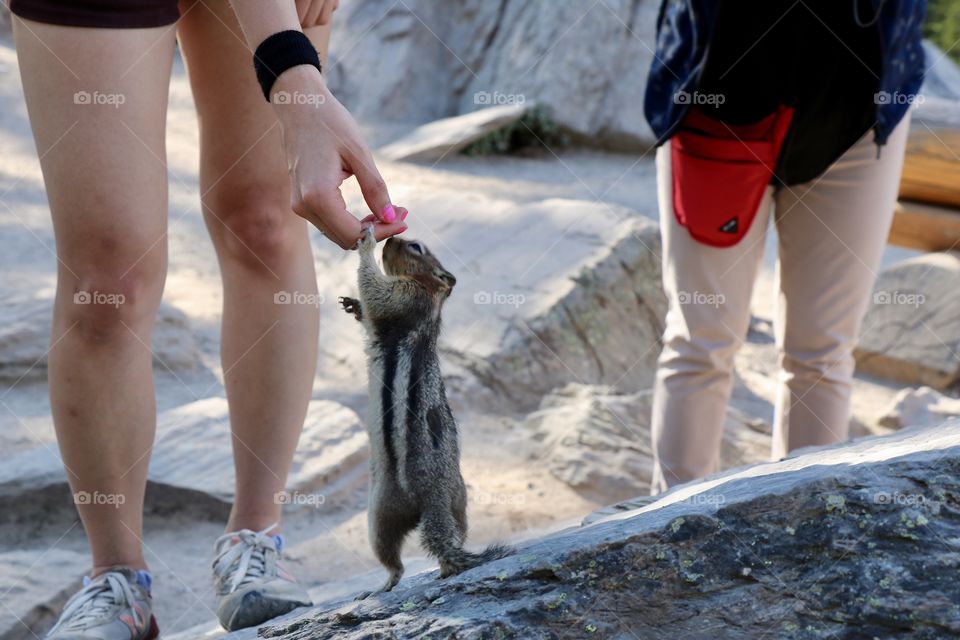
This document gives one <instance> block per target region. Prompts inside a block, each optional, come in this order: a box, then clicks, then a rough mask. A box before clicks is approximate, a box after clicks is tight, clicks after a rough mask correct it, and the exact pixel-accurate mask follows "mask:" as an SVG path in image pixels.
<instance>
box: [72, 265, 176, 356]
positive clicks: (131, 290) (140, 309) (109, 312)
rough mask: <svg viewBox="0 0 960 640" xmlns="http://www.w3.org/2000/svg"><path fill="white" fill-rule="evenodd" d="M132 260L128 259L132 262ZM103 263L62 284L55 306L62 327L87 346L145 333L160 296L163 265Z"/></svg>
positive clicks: (131, 337) (150, 325)
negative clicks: (77, 336)
mask: <svg viewBox="0 0 960 640" xmlns="http://www.w3.org/2000/svg"><path fill="white" fill-rule="evenodd" d="M134 260H135V258H134V259H131V261H130V263H132V262H133V261H134ZM130 263H126V264H127V266H120V265H118V264H116V263H115V262H114V261H104V262H101V263H98V264H97V265H95V266H91V267H88V268H86V269H80V270H79V271H77V277H76V278H73V279H71V281H70V282H68V283H62V284H61V285H60V288H59V292H58V296H57V306H58V309H59V311H60V313H61V317H62V318H63V319H64V320H65V321H66V322H65V324H66V327H72V330H73V331H77V332H78V335H80V336H82V337H83V338H84V340H85V341H87V342H88V343H94V344H97V343H113V342H116V341H118V340H123V339H126V338H130V339H135V337H136V336H139V337H140V339H141V340H143V336H144V335H148V334H149V329H150V328H151V327H152V326H153V322H154V318H155V316H156V312H157V309H158V307H159V306H160V298H161V296H162V294H163V278H164V274H163V265H162V264H161V265H154V266H153V267H149V266H147V265H140V266H137V267H134V268H132V269H131V268H130V267H129V264H130Z"/></svg>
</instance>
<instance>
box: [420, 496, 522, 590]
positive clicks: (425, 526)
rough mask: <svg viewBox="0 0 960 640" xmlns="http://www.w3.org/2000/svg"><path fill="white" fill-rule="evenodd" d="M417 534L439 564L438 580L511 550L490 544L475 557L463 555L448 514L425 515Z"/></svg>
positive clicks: (457, 532)
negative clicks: (419, 534) (420, 535)
mask: <svg viewBox="0 0 960 640" xmlns="http://www.w3.org/2000/svg"><path fill="white" fill-rule="evenodd" d="M420 532H421V534H422V538H423V546H424V547H426V549H427V551H428V552H430V555H432V556H433V557H435V558H436V559H437V560H439V561H440V577H442V578H445V577H447V576H452V575H454V574H457V573H460V572H461V571H466V570H467V569H470V568H473V567H476V566H479V565H481V564H484V563H487V562H491V561H493V560H497V559H499V558H505V557H506V556H509V555H511V554H512V553H513V552H514V550H513V548H512V547H509V546H507V545H503V544H492V545H490V546H489V547H487V548H486V549H484V550H483V551H481V552H479V553H474V552H472V551H467V550H466V549H464V548H463V543H462V542H461V540H462V538H461V533H460V530H459V528H458V527H457V525H456V523H455V521H454V520H453V518H452V516H450V514H449V512H447V513H443V514H436V513H434V514H425V516H424V518H423V519H422V521H421V528H420Z"/></svg>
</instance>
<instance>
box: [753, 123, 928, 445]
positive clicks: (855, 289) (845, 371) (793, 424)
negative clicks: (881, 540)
mask: <svg viewBox="0 0 960 640" xmlns="http://www.w3.org/2000/svg"><path fill="white" fill-rule="evenodd" d="M908 121H909V114H908V116H907V117H905V118H904V120H903V121H902V122H901V123H900V124H899V125H898V126H897V128H896V129H895V130H894V132H893V133H892V135H891V136H890V139H889V141H888V143H887V144H886V145H885V146H884V147H883V148H882V150H881V155H880V158H879V159H877V147H876V145H875V144H874V143H873V132H870V133H868V134H867V135H866V136H864V138H863V139H861V140H860V141H859V142H858V143H857V144H856V145H854V146H853V147H851V148H850V150H849V151H847V152H846V153H845V154H844V155H843V156H842V157H841V158H840V159H839V160H838V161H837V162H836V163H835V164H834V165H833V166H831V167H830V169H828V170H827V171H826V173H824V174H823V175H822V176H821V177H820V178H819V179H816V180H813V181H811V182H810V183H808V184H804V185H798V186H795V187H792V188H790V189H781V190H779V191H778V192H777V194H776V198H775V200H776V218H775V219H776V225H777V233H778V236H779V244H780V246H779V254H780V261H779V264H778V272H779V281H780V296H779V299H778V303H777V318H776V325H777V344H778V346H779V347H780V353H781V356H780V365H781V371H782V373H781V380H780V386H779V390H778V394H777V395H778V397H777V402H776V407H775V419H774V431H773V451H772V453H773V458H774V459H779V458H781V457H783V456H784V455H786V454H787V452H789V451H790V450H793V449H796V448H797V447H803V446H807V445H816V444H828V443H832V442H837V441H840V440H844V439H846V437H847V433H848V425H849V420H850V390H851V382H852V379H853V370H854V360H853V348H854V346H855V345H856V341H857V337H858V335H859V332H860V323H861V321H862V320H863V316H864V314H865V313H866V310H867V305H868V303H869V301H870V295H871V293H872V291H873V285H874V281H875V279H876V273H877V270H878V268H879V265H880V260H881V257H882V256H883V250H884V247H885V246H886V243H887V236H888V233H889V230H890V222H891V220H892V219H893V210H894V205H895V204H896V201H897V192H898V188H899V184H900V170H901V168H902V166H903V155H904V149H905V147H906V140H907V129H908V127H909V122H908ZM867 329H868V330H869V328H867Z"/></svg>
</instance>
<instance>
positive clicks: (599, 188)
mask: <svg viewBox="0 0 960 640" xmlns="http://www.w3.org/2000/svg"><path fill="white" fill-rule="evenodd" d="M0 104H2V105H3V109H0V147H2V148H3V149H4V153H3V154H2V156H0V193H2V194H3V196H2V199H0V202H2V205H3V206H0V225H2V229H3V234H2V241H0V242H2V244H0V246H2V249H3V250H2V251H0V265H2V267H0V273H3V274H4V277H3V278H2V279H0V292H2V294H3V295H4V296H8V295H9V296H12V297H16V296H23V295H32V294H35V293H36V292H42V291H48V290H49V289H50V288H52V287H53V285H54V281H55V280H54V279H55V264H56V263H55V259H54V255H53V239H52V231H51V228H50V223H49V218H48V215H49V214H48V211H47V209H46V200H45V195H44V192H43V186H42V179H41V175H40V171H39V164H38V161H37V159H36V154H35V150H34V147H33V142H32V139H31V138H30V133H29V125H28V122H27V118H26V113H25V108H24V105H23V101H22V97H21V94H20V84H19V78H18V75H17V72H16V62H15V57H14V54H13V51H12V45H11V42H10V40H9V38H6V39H3V40H0ZM168 124H169V127H168V154H169V168H170V174H171V180H170V208H171V212H170V270H169V276H168V280H167V286H166V294H165V298H166V300H167V301H168V302H170V303H171V304H173V305H174V306H176V307H178V308H179V309H181V310H183V311H184V312H185V313H187V314H188V315H189V317H190V319H191V322H192V326H193V328H194V331H195V333H196V337H197V341H198V344H199V346H200V347H201V349H202V352H203V364H204V366H205V367H206V369H205V370H202V371H199V372H197V373H193V374H189V375H180V376H170V375H164V374H161V375H159V376H158V379H157V395H158V399H159V408H160V409H161V410H163V409H167V408H171V407H175V406H178V405H181V404H184V403H187V402H191V401H193V400H194V399H196V398H197V394H199V393H201V392H207V393H209V394H222V393H223V390H222V387H221V386H220V385H219V379H220V375H221V371H220V366H219V362H218V355H217V350H218V341H219V312H220V303H221V293H220V280H219V272H218V269H217V265H216V260H215V258H214V255H213V249H212V246H211V244H210V241H209V239H208V238H207V236H206V232H205V229H204V227H203V222H202V220H201V218H200V215H199V206H198V198H199V196H198V187H197V166H196V165H197V130H196V122H195V118H194V114H193V107H192V103H191V99H190V96H189V90H188V87H187V84H186V80H185V78H184V75H183V69H182V65H180V64H179V63H178V64H177V65H176V67H175V74H174V78H173V80H172V83H171V102H170V109H169V120H168ZM403 129H404V127H403V126H402V125H399V126H378V127H372V126H367V127H366V130H367V132H368V134H369V136H370V138H371V140H373V141H374V142H375V143H379V142H385V141H387V140H389V139H391V138H392V137H395V136H396V135H397V134H398V133H399V132H401V131H402V130H403ZM381 168H382V170H383V173H384V175H385V177H386V179H387V181H388V183H389V184H391V185H397V187H395V189H396V191H397V194H398V195H396V196H395V198H396V199H397V200H398V201H402V197H401V196H402V194H403V193H404V192H409V191H411V190H414V189H429V188H430V187H431V185H434V184H444V185H446V186H447V187H453V188H456V187H457V186H463V187H464V188H469V189H472V190H482V191H489V192H491V193H496V194H498V196H501V197H503V198H507V199H512V200H514V201H516V202H518V203H522V202H531V201H536V200H542V199H544V198H549V197H567V198H578V199H585V200H599V201H603V202H608V203H611V204H619V205H623V206H627V207H630V208H633V209H636V210H638V211H640V212H641V213H642V214H644V215H648V216H650V217H653V218H655V217H656V211H655V204H654V203H655V195H654V194H655V188H654V184H655V179H654V171H653V165H652V159H651V158H649V157H647V158H643V157H636V156H629V155H616V154H607V153H601V152H594V151H583V150H568V151H563V152H561V153H559V155H554V154H552V153H543V154H539V155H536V156H533V157H510V158H466V157H456V158H450V159H448V160H445V161H444V162H443V163H442V165H440V166H437V167H433V168H430V167H423V166H414V165H404V164H397V163H382V165H381ZM455 205H456V203H451V210H452V213H455V211H454V210H455ZM314 244H315V247H316V250H315V251H316V258H317V263H318V266H320V267H323V266H324V265H328V264H330V263H331V261H342V260H352V259H354V258H353V257H352V256H349V255H344V254H342V253H339V252H337V251H335V250H333V249H331V248H329V247H328V246H327V245H326V244H324V242H323V241H322V240H319V239H317V241H316V242H315V243H314ZM774 246H775V237H774V235H773V234H771V236H770V238H769V239H768V252H767V258H766V261H765V265H764V268H763V271H762V274H761V277H760V280H759V283H758V286H757V289H756V295H755V301H754V309H755V314H756V315H757V316H758V317H759V318H762V319H763V318H765V319H769V318H770V317H771V315H772V314H771V305H772V300H773V297H772V291H773V269H772V266H773V252H772V249H773V247H774ZM902 255H903V252H900V251H893V250H891V251H890V252H889V255H888V257H887V260H888V261H889V260H893V259H896V258H898V257H901V256H902ZM320 273H321V276H320V277H321V279H322V278H323V275H322V274H323V270H322V269H321V270H320ZM758 330H759V333H758V337H757V339H756V340H752V341H751V344H750V345H748V348H747V349H745V350H744V352H743V353H742V354H741V356H740V359H739V361H738V367H739V368H741V369H742V370H743V372H745V382H746V384H747V387H748V388H749V389H750V391H751V394H746V395H744V396H743V397H742V398H739V399H738V402H739V401H742V402H739V404H741V405H742V406H741V408H744V409H746V410H748V411H750V412H751V413H753V414H755V415H757V416H759V417H761V418H764V419H766V420H770V419H771V418H772V409H771V405H770V398H772V382H771V378H770V377H769V375H770V374H771V373H772V372H773V368H774V364H773V363H774V362H775V353H774V350H773V347H772V345H771V344H770V342H769V340H767V339H765V338H764V335H766V336H769V329H768V328H767V329H766V333H764V331H765V330H764V327H763V325H762V323H761V326H760V327H759V329H758ZM356 338H357V336H356V335H351V336H330V335H323V336H322V341H323V343H322V345H323V344H325V343H326V344H329V341H331V340H341V339H345V340H356ZM358 348H359V345H358ZM318 371H319V372H320V375H318V377H317V381H316V385H315V394H314V395H315V397H318V398H319V397H328V398H332V399H336V400H339V401H341V402H344V403H345V404H348V405H349V406H351V407H353V408H355V409H357V410H362V408H363V405H364V404H365V399H364V391H363V384H364V383H363V378H362V377H361V376H362V372H359V371H357V370H356V369H355V367H352V366H349V365H347V364H345V363H343V362H340V361H338V360H337V359H336V358H334V357H332V356H331V355H330V352H329V351H325V355H324V356H323V357H322V358H321V362H320V364H319V366H318ZM211 386H212V388H211ZM892 392H893V390H892V389H891V388H890V387H887V386H885V385H881V384H875V383H872V382H869V381H858V383H857V403H858V411H861V412H869V411H871V410H874V409H875V408H876V407H877V406H879V404H882V403H883V402H885V401H886V400H887V399H888V398H889V397H890V395H891V394H892ZM0 398H2V405H0V450H2V451H3V452H4V453H6V454H9V453H12V452H14V451H17V450H20V449H23V448H27V447H33V446H36V444H37V443H47V444H51V445H52V444H53V443H54V438H53V433H52V425H51V423H50V419H49V405H48V401H47V397H46V387H45V384H43V383H21V384H17V385H16V386H15V387H7V388H3V389H0ZM453 400H454V403H455V404H456V405H458V408H459V415H460V422H461V425H462V428H463V441H464V445H463V450H464V460H463V469H464V475H465V477H466V478H467V482H468V484H469V486H470V492H471V503H470V519H471V522H472V535H471V541H472V543H473V544H480V543H483V542H486V541H489V540H493V539H522V538H525V537H531V536H534V535H539V534H541V533H543V532H544V531H547V530H552V529H556V528H559V527H563V526H566V525H568V524H569V523H571V522H575V521H577V520H578V519H579V518H580V517H582V516H583V515H585V514H586V513H587V512H589V511H590V510H591V509H592V508H595V507H597V506H601V505H599V504H594V503H591V502H588V501H586V500H583V499H582V498H580V497H579V496H577V494H575V493H574V492H573V491H571V490H570V489H569V488H568V487H566V485H563V484H561V483H560V482H559V481H557V480H555V479H554V478H553V477H552V476H550V475H549V474H547V473H546V472H545V470H544V469H543V468H542V466H540V465H538V463H537V461H536V459H535V457H534V450H533V443H531V442H530V441H529V439H528V438H526V437H525V436H524V434H523V432H522V428H521V427H520V423H519V421H518V417H517V416H489V415H479V414H477V412H476V411H475V410H473V409H471V408H469V407H468V406H466V405H465V403H464V399H463V398H456V397H455V398H453ZM363 500H364V498H363V496H362V495H361V494H358V495H356V496H354V497H353V498H351V499H350V500H347V501H345V502H343V503H340V504H337V505H324V506H323V507H321V508H319V509H308V510H306V511H298V512H292V513H291V514H290V515H289V517H288V518H287V521H286V529H287V533H288V537H289V542H290V550H291V551H290V553H291V557H292V560H293V563H294V567H295V571H296V573H297V574H298V575H300V576H301V577H302V579H303V581H304V582H305V583H306V584H307V585H309V586H315V585H319V584H323V583H332V582H336V581H337V580H341V579H343V578H344V577H346V576H350V575H354V574H358V573H364V572H368V573H369V574H370V576H371V581H372V583H376V582H379V581H380V580H381V579H382V572H381V570H380V568H379V567H378V565H377V563H376V562H375V561H374V560H373V559H372V556H371V553H370V551H369V549H368V548H367V541H366V533H365V530H366V518H365V513H364V502H363ZM222 526H223V522H222V519H221V518H220V516H219V515H217V514H205V513H202V512H197V513H189V512H184V513H180V514H177V515H174V516H168V515H149V516H148V517H147V521H146V531H147V533H146V538H145V541H144V542H145V547H146V550H147V558H148V561H149V562H150V564H151V566H152V567H153V569H154V572H155V578H156V602H157V614H158V617H159V618H160V620H161V623H162V625H163V628H164V629H165V631H168V632H172V631H176V630H181V629H185V628H188V627H190V626H192V625H195V624H197V623H200V622H203V621H205V620H209V619H211V617H212V616H213V598H212V594H211V591H210V584H209V562H210V560H211V554H210V550H211V544H212V542H213V540H214V539H215V538H216V536H217V535H219V534H220V533H221V530H222ZM411 545H412V546H414V545H415V543H411ZM50 548H57V549H63V550H68V551H74V552H76V553H77V554H78V556H79V557H81V558H82V556H83V554H85V553H86V541H85V539H84V536H83V532H82V529H81V528H80V527H79V526H77V523H76V520H75V518H69V519H67V520H63V519H61V520H56V519H55V520H54V521H52V522H44V523H37V526H36V527H33V528H26V529H25V528H23V527H20V528H15V527H11V526H7V525H3V524H0V553H2V552H6V551H11V550H15V549H32V550H36V551H40V552H42V551H43V550H45V549H50ZM417 554H418V551H417V550H415V549H412V550H411V552H410V555H412V556H416V555H417ZM2 570H3V569H2V568H0V571H2ZM34 570H35V571H57V570H58V568H57V567H56V566H48V565H46V564H44V562H43V560H42V556H41V559H40V560H39V561H38V564H37V566H36V568H35V569H34Z"/></svg>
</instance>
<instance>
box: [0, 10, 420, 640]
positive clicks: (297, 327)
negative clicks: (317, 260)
mask: <svg viewBox="0 0 960 640" xmlns="http://www.w3.org/2000/svg"><path fill="white" fill-rule="evenodd" d="M336 6H337V0H296V2H294V0H289V1H287V2H269V3H267V2H260V1H258V0H233V1H232V4H231V3H230V2H228V0H202V1H201V0H183V1H182V2H179V3H178V2H177V0H149V1H134V0H110V1H107V2H100V1H96V2H95V1H93V0H12V2H11V7H10V9H11V12H12V14H13V16H14V18H13V30H14V38H15V43H16V48H17V57H18V60H19V66H20V71H21V76H22V79H23V89H24V95H25V98H26V103H27V109H28V113H29V117H30V123H31V127H32V129H33V134H34V138H35V141H36V145H37V149H38V152H39V155H40V162H41V168H42V171H43V177H44V183H45V186H46V190H47V195H48V200H49V203H50V211H51V215H52V218H53V226H54V233H55V237H56V247H57V259H58V265H59V267H58V273H57V290H56V301H55V305H54V314H53V333H52V341H51V348H50V352H49V388H50V403H51V408H52V413H53V419H54V425H55V427H56V433H57V441H58V443H59V447H60V451H61V454H62V456H63V461H64V464H65V466H66V468H67V470H68V474H67V475H68V478H69V481H70V485H71V488H72V490H73V491H74V493H75V494H79V493H82V492H86V493H90V494H94V493H101V494H114V495H118V494H119V495H123V496H124V500H123V501H122V503H121V504H119V505H114V504H109V505H103V504H97V503H95V502H93V501H89V502H86V503H83V504H78V510H79V513H80V517H81V520H82V521H83V525H84V529H85V531H86V533H87V537H88V539H89V542H90V548H91V552H92V556H93V569H92V571H91V574H90V578H88V579H87V580H86V581H85V585H84V586H83V588H82V589H80V591H79V592H78V593H76V594H75V595H74V596H73V597H72V598H71V599H70V600H69V601H68V603H67V604H66V606H65V608H64V610H63V612H62V614H61V616H60V618H59V620H58V622H57V623H56V625H55V626H54V628H53V629H52V630H51V632H50V634H49V636H48V637H49V638H51V639H57V640H65V639H67V638H69V639H73V640H75V639H77V638H90V639H96V640H131V639H132V640H143V639H144V638H155V637H157V635H158V634H159V630H158V627H157V623H156V620H155V619H154V617H153V615H152V601H151V592H150V588H151V577H150V573H149V571H148V568H147V564H146V562H145V561H144V557H143V550H142V541H141V539H142V535H143V518H142V511H143V496H144V488H145V484H146V476H147V466H148V463H149V459H150V451H151V448H152V446H153V439H154V432H155V426H156V401H155V397H154V385H153V372H152V366H151V353H150V350H149V348H148V347H147V346H146V345H149V344H150V342H151V332H152V330H153V327H154V318H155V315H156V311H157V308H158V305H159V304H160V297H161V293H162V291H163V286H164V277H165V272H166V265H167V245H166V227H167V170H166V150H165V131H164V129H165V125H166V108H167V92H168V87H169V83H170V72H171V65H172V60H173V53H174V46H175V43H176V42H177V41H179V45H180V50H181V52H182V54H183V57H184V59H185V61H186V66H187V70H188V74H189V78H190V84H191V88H192V90H193V94H194V99H195V102H196V108H197V114H198V117H199V122H200V191H201V194H202V195H201V201H202V202H201V203H202V208H203V216H204V220H205V222H206V225H207V228H208V230H209V233H210V237H211V239H212V240H213V245H214V248H215V250H216V253H217V258H218V261H219V264H220V269H221V273H222V279H223V288H224V303H223V304H224V307H223V327H222V345H221V356H222V364H223V372H224V380H223V382H224V386H225V387H226V394H227V399H228V401H229V406H230V423H231V430H232V434H233V435H232V442H233V455H234V463H235V467H236V482H237V485H236V494H235V495H236V499H235V502H234V505H233V509H232V511H231V514H230V519H229V522H228V523H227V527H226V533H225V534H224V536H223V537H221V538H220V539H219V540H217V541H216V544H215V549H214V556H215V557H214V564H213V574H214V582H215V594H216V599H217V609H218V610H217V613H218V616H219V618H220V620H221V622H222V623H223V625H224V626H226V627H227V628H230V629H235V628H238V627H245V626H251V625H254V624H258V623H260V622H263V621H265V620H266V619H269V618H271V617H273V616H276V615H279V614H281V613H285V612H286V611H289V610H290V609H292V608H294V607H296V606H300V605H304V604H309V602H310V600H309V597H308V596H307V594H306V592H305V591H304V589H303V588H302V587H300V586H299V585H298V584H297V583H296V581H295V580H294V579H293V578H292V576H290V575H289V574H288V573H287V572H285V571H284V569H283V566H282V563H280V562H279V554H280V551H281V549H282V537H281V529H280V526H279V522H280V515H281V514H280V510H281V505H280V504H279V501H277V500H276V499H275V496H276V494H277V493H278V492H280V491H282V490H283V488H284V486H285V482H286V477H287V474H288V472H289V469H290V465H291V463H292V458H293V453H294V449H295V448H296V444H297V440H298V437H299V434H300V430H301V428H302V426H303V421H304V417H305V414H306V410H307V404H308V402H309V400H310V395H311V390H312V386H313V380H314V375H315V369H316V355H317V341H318V334H319V316H318V311H317V310H316V309H315V308H314V307H312V306H309V305H277V304H274V295H275V294H276V293H277V292H279V291H299V292H304V293H308V294H309V293H310V292H316V290H317V284H316V274H315V273H314V266H313V257H312V252H311V248H310V244H309V240H308V235H307V226H306V225H307V221H309V222H311V223H312V224H314V225H316V226H317V227H318V228H319V229H320V230H321V231H322V232H323V233H324V234H325V235H326V236H327V237H328V238H330V239H331V240H333V241H334V242H336V243H337V244H338V245H339V246H341V247H343V248H345V249H348V248H351V247H353V246H354V245H355V244H356V242H357V241H358V240H359V238H360V235H361V225H362V223H363V222H373V223H374V226H375V230H376V236H377V238H378V239H383V238H386V237H389V236H392V235H394V234H397V233H401V232H402V231H403V230H405V228H406V225H405V223H404V222H403V220H402V219H403V217H404V216H405V210H403V209H402V208H401V207H394V205H393V204H392V203H391V200H390V196H389V193H388V191H387V188H386V185H385V184H384V181H383V179H382V178H381V176H380V174H379V172H378V171H377V168H376V166H375V164H374V162H373V159H372V157H371V154H370V151H369V150H368V148H367V146H366V144H365V143H364V141H363V139H362V137H361V135H360V133H359V130H358V127H357V125H356V123H355V122H354V121H353V119H352V118H351V117H350V114H349V113H347V111H346V110H345V109H344V108H343V106H341V105H340V103H339V102H337V100H336V98H334V96H333V95H332V94H331V93H330V92H329V90H328V89H327V87H326V85H325V83H324V77H323V75H322V73H321V69H322V65H323V62H325V60H322V59H321V58H324V59H325V57H326V48H327V40H328V37H329V22H330V19H331V14H332V12H333V11H334V9H336ZM301 25H302V27H301ZM304 31H305V33H304ZM318 50H319V52H320V54H322V55H318ZM254 52H255V53H254ZM255 69H256V74H255V72H254V70H255ZM284 95H286V96H306V97H307V98H309V99H300V98H299V97H298V98H297V99H289V100H280V99H278V96H284ZM104 96H106V98H103V97H104ZM111 97H113V99H112V100H110V99H109V98H111ZM121 97H122V101H121ZM118 104H119V106H118ZM351 175H353V176H355V177H356V178H357V181H358V183H359V185H360V188H361V190H362V192H363V195H364V198H365V200H366V202H367V204H368V206H369V207H370V209H371V211H372V215H371V216H368V217H367V218H365V219H364V220H363V221H361V220H357V219H356V218H354V217H353V216H352V215H351V214H349V213H348V212H347V210H346V206H345V203H344V200H343V198H342V196H341V195H340V190H339V187H340V184H341V183H342V182H343V181H344V180H345V179H346V178H348V177H350V176H351ZM291 209H292V210H291ZM294 214H296V215H294ZM89 292H97V293H98V294H112V295H113V296H114V299H121V300H123V301H124V302H123V304H120V305H117V306H112V305H100V304H82V303H81V304H78V303H77V296H78V294H83V293H89ZM119 296H122V298H121V297H119ZM81 297H82V296H81ZM82 301H83V300H81V302H82Z"/></svg>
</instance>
